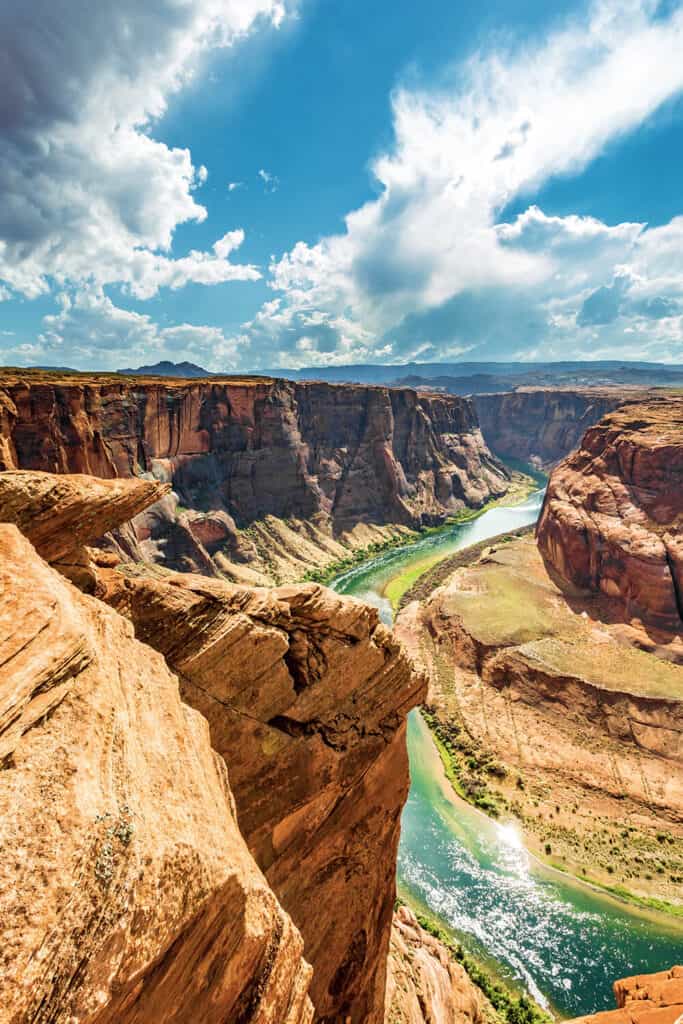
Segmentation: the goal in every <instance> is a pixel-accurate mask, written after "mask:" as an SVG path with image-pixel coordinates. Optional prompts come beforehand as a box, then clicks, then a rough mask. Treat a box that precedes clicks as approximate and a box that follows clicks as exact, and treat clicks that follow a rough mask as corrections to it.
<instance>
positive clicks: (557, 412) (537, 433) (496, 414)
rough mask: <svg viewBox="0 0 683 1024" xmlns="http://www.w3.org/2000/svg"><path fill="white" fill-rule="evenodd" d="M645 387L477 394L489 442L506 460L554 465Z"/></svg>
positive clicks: (477, 406)
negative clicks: (592, 427)
mask: <svg viewBox="0 0 683 1024" xmlns="http://www.w3.org/2000/svg"><path fill="white" fill-rule="evenodd" d="M639 394H640V395H642V394H643V391H642V390H641V389H629V388H616V387H601V388H600V387H595V388H544V387H524V388H518V389H517V390H516V391H504V392H499V393H497V394H489V395H474V396H473V397H472V401H473V403H474V407H475V409H476V411H477V416H478V418H479V424H480V426H481V430H482V434H483V435H484V439H485V441H486V443H487V444H488V445H489V446H490V447H491V449H492V450H493V451H495V452H496V453H497V454H498V455H500V456H502V457H503V458H512V459H525V460H527V461H530V462H536V463H538V464H540V465H542V466H552V465H553V464H554V463H555V462H557V460H558V459H562V458H564V456H565V455H568V454H569V452H571V451H573V450H574V448H577V447H578V446H579V444H580V443H581V438H582V437H583V434H584V432H585V431H586V429H587V428H588V427H591V426H593V424H594V423H597V422H598V421H599V420H601V419H602V417H603V416H604V415H605V414H606V413H608V412H611V411H612V410H613V409H618V408H619V406H621V405H623V404H624V402H626V401H629V400H630V401H632V400H634V398H636V397H638V395H639Z"/></svg>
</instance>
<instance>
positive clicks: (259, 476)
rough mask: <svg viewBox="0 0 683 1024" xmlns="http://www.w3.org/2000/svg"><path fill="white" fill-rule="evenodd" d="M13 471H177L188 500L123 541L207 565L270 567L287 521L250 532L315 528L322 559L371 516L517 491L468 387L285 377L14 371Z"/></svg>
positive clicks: (4, 414) (7, 418)
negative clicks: (456, 392) (465, 394)
mask: <svg viewBox="0 0 683 1024" xmlns="http://www.w3.org/2000/svg"><path fill="white" fill-rule="evenodd" d="M12 468H15V469H17V468H18V469H37V470H47V471H49V472H55V473H89V474H92V475H94V476H100V477H125V476H133V475H140V474H142V473H149V474H152V475H153V476H154V477H156V478H157V479H159V480H162V481H167V482H170V483H171V484H172V486H173V491H174V493H175V495H177V500H176V501H175V502H174V503H171V504H169V503H168V502H167V503H166V505H164V504H163V503H162V505H160V506H159V507H157V509H156V510H155V511H154V512H153V513H152V514H150V515H148V516H147V517H146V518H143V519H142V520H141V521H140V522H139V523H138V524H137V525H138V530H137V533H135V530H134V531H133V535H132V536H131V533H130V531H129V532H128V535H127V536H126V537H124V538H123V539H119V545H120V550H123V549H124V548H125V547H126V545H128V547H129V548H130V549H131V550H130V551H129V554H130V555H131V557H133V558H137V560H140V552H141V551H142V554H143V555H144V556H145V558H146V560H156V561H160V562H162V563H163V564H166V565H168V566H169V567H171V568H177V569H192V570H195V571H201V572H205V573H206V572H210V571H211V570H212V567H215V566H216V564H217V563H218V565H219V568H220V569H221V570H223V569H226V568H228V566H226V565H225V564H222V563H221V557H222V559H223V562H227V563H230V564H232V565H233V566H235V565H237V566H239V565H240V564H249V563H254V564H256V565H257V566H259V567H260V568H261V569H263V562H264V556H263V552H261V553H259V550H258V549H259V542H260V541H261V542H262V545H261V546H264V545H265V547H266V548H268V547H270V549H271V551H272V550H273V549H277V548H278V546H280V547H281V546H282V545H283V544H285V545H286V544H287V538H286V535H285V534H283V533H282V532H280V534H279V536H277V537H272V536H269V535H268V534H267V533H266V534H265V535H263V536H261V537H259V536H258V535H255V536H251V535H249V533H248V531H247V532H246V533H242V532H241V531H242V530H245V528H247V527H249V526H250V525H251V524H256V523H262V522H263V521H268V520H269V519H274V520H276V521H277V522H279V523H291V522H292V521H294V522H295V523H302V524H303V523H305V524H309V527H308V533H307V536H308V539H309V541H310V542H311V543H312V544H313V545H314V546H315V545H316V544H317V547H318V549H320V548H322V549H323V556H324V555H325V553H326V552H325V550H324V549H325V546H326V545H325V542H324V540H323V539H322V538H321V537H320V536H313V535H312V533H311V531H312V530H315V528H317V529H318V532H319V533H321V532H322V534H323V535H324V536H326V537H327V538H328V539H329V541H334V540H335V539H338V538H340V537H344V536H345V535H346V534H348V533H350V532H351V531H353V530H354V529H355V528H356V527H358V526H359V524H361V525H362V524H365V525H367V526H368V527H369V528H372V527H377V526H385V525H386V524H396V525H400V526H402V527H404V528H406V527H418V526H421V525H430V524H434V523H437V522H441V521H442V520H443V519H444V518H445V517H446V516H447V515H449V514H453V513H456V512H458V511H460V510H461V509H463V508H465V507H477V506H480V505H482V504H483V503H485V502H486V501H487V500H488V499H489V498H491V497H495V496H498V495H502V494H504V493H505V491H506V489H507V487H508V479H509V477H508V473H507V471H506V470H505V469H504V468H503V466H502V465H501V464H500V462H499V461H498V460H497V459H496V458H495V457H494V456H492V455H491V453H490V452H489V450H488V448H487V447H486V445H485V444H484V441H483V440H482V436H481V432H480V430H479V426H478V423H477V418H476V414H475V412H474V409H473V406H472V404H471V402H469V401H468V400H467V399H463V398H458V397H450V396H435V395H422V394H419V393H417V392H415V391H413V390H411V389H408V388H401V389H388V388H382V387H368V386H354V385H331V384H323V383H309V384H298V383H292V382H289V381H284V380H275V379H257V378H254V379H251V380H249V379H241V380H233V381H229V380H218V379H212V380H210V381H202V382H197V381H192V382H189V381H176V380H173V381H171V380H168V381H160V380H159V379H156V380H154V379H147V380H146V379H144V378H136V379H132V380H131V379H126V378H116V377H108V378H107V377H85V376H83V375H74V376H72V377H69V376H68V375H67V376H61V375H47V376H46V375H44V374H43V375H42V376H41V374H33V375H32V374H31V373H28V372H27V373H20V372H18V371H17V372H16V373H15V375H14V376H12V375H11V374H10V373H9V372H8V371H6V372H5V375H4V376H3V378H2V379H0V469H12ZM304 532H306V531H304ZM271 533H272V530H271ZM377 539H379V538H378V535H375V536H370V537H369V541H372V540H377ZM150 540H151V541H152V542H153V543H152V544H148V545H147V548H146V549H140V548H139V544H140V542H143V543H144V542H145V541H150ZM136 543H137V544H138V549H137V551H136V549H135V545H136ZM289 545H290V547H294V548H295V547H296V539H295V538H294V539H292V538H289ZM332 554H333V555H336V556H337V557H339V551H338V550H334V551H333V552H332ZM216 556H220V557H219V558H218V559H217V558H216ZM312 558H313V564H320V563H319V560H318V559H316V557H315V555H312ZM265 561H267V555H266V556H265Z"/></svg>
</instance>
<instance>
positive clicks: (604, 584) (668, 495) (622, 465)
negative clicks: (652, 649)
mask: <svg viewBox="0 0 683 1024" xmlns="http://www.w3.org/2000/svg"><path fill="white" fill-rule="evenodd" d="M682 522H683V400H681V399H680V398H668V399H661V400H659V401H654V400H652V401H649V402H647V403H643V404H639V405H629V406H627V407H625V408H624V409H621V410H619V411H617V412H614V413H612V414H611V415H609V416H607V417H605V419H603V420H602V421H601V423H599V424H598V425H597V426H595V427H592V428H591V429H590V430H588V431H587V432H586V434H585V436H584V439H583V441H582V444H581V447H580V449H579V450H578V451H577V452H576V453H575V454H574V455H571V456H570V457H569V458H568V459H566V460H565V461H564V462H563V463H561V464H560V465H559V466H558V467H557V469H556V470H555V471H554V472H553V474H552V476H551V478H550V482H549V485H548V491H547V494H546V499H545V504H544V506H543V511H542V514H541V517H540V520H539V523H538V531H537V536H538V544H539V547H540V549H541V552H542V554H543V556H544V558H545V559H546V562H547V564H548V565H549V566H550V567H551V568H552V570H553V571H554V572H555V573H556V574H557V576H558V577H559V579H560V580H561V581H563V582H564V583H565V584H568V585H571V586H573V587H576V588H578V589H579V590H581V591H585V592H591V593H600V594H603V595H605V596H606V597H607V598H609V599H611V606H612V609H613V610H614V613H615V614H616V615H618V617H620V618H623V619H625V620H626V621H629V620H632V619H640V620H642V621H643V622H644V623H645V624H646V625H648V626H651V627H654V628H655V629H661V630H665V631H669V632H673V633H680V632H681V630H682V629H683V619H682V616H683V538H682V536H681V524H682Z"/></svg>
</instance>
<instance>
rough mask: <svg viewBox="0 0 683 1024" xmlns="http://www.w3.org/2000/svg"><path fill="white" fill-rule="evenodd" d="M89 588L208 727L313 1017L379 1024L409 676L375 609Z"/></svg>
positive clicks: (263, 594)
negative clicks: (288, 929)
mask: <svg viewBox="0 0 683 1024" xmlns="http://www.w3.org/2000/svg"><path fill="white" fill-rule="evenodd" d="M100 583H101V588H102V589H101V591H100V593H101V594H102V596H103V598H104V600H106V601H107V602H108V603H110V604H112V605H113V606H114V607H115V608H116V609H117V610H118V611H119V612H120V613H121V614H123V615H125V616H127V617H128V618H130V620H131V621H132V622H133V624H134V626H135V631H136V635H137V636H138V637H139V638H140V639H141V640H144V641H145V642H147V643H150V644H151V645H153V646H154V647H155V648H156V649H157V650H159V651H160V652H161V653H162V654H163V655H164V656H165V658H166V660H167V662H168V663H169V665H171V666H172V668H173V669H174V670H176V671H177V672H178V674H179V677H180V682H181V692H182V695H183V698H184V700H186V701H187V702H188V703H189V704H190V705H191V706H193V707H194V708H196V709H197V710H198V711H200V712H201V713H202V714H203V715H204V716H205V718H206V719H207V721H208V722H209V726H210V730H211V739H212V743H213V745H214V747H215V748H216V750H217V751H218V752H219V753H220V754H222V755H223V756H224V757H225V758H226V761H227V762H228V766H229V770H230V781H231V786H232V791H233V793H234V795H235V803H236V807H237V816H238V820H239V824H240V828H241V830H242V834H243V835H244V837H245V839H246V841H247V844H248V845H249V848H250V849H251V851H252V852H253V854H254V856H255V858H256V860H257V862H258V864H259V866H260V867H261V869H262V870H263V872H264V874H265V875H266V878H267V879H268V881H269V882H270V884H271V886H272V888H273V890H274V892H275V893H276V895H277V896H278V898H279V900H280V901H281V902H282V904H283V906H284V907H285V909H287V910H288V911H289V913H290V914H291V916H292V918H293V920H294V921H295V923H296V924H297V927H298V928H299V929H300V931H301V933H302V935H303V938H304V943H305V955H306V957H307V959H308V960H309V962H310V963H311V965H312V967H313V980H312V984H311V996H312V999H313V1002H314V1004H315V1007H316V1011H317V1014H318V1017H317V1019H318V1020H320V1021H326V1022H329V1024H332V1022H336V1021H341V1020H343V1021H347V1020H348V1021H349V1022H350V1024H366V1022H367V1024H377V1022H380V1021H381V1020H382V1019H383V1010H384V992H385V979H386V961H387V954H388V949H389V938H390V931H391V916H392V910H393V903H394V897H395V876H396V853H397V846H398V838H399V828H400V815H401V810H402V808H403V804H404V802H405V799H406V797H407V793H408V785H409V776H408V760H407V750H406V739H405V725H406V715H407V713H408V711H409V710H410V709H411V708H412V707H413V706H414V705H415V704H416V703H418V702H419V701H420V700H421V699H422V697H423V695H424V684H423V679H422V677H421V676H419V675H417V674H416V673H415V672H414V671H413V669H412V666H411V664H410V662H409V661H408V659H407V657H406V656H405V654H404V653H403V651H402V650H401V648H400V647H399V645H398V644H397V643H396V641H395V640H394V639H393V637H392V635H391V632H390V631H389V630H388V629H387V628H386V627H385V626H383V625H382V624H381V623H380V622H379V621H378V616H377V612H376V610H375V609H374V608H369V607H368V606H366V605H364V604H362V603H360V602H358V601H355V600H353V599H350V598H343V597H339V596H337V595H335V594H333V593H332V592H331V591H329V590H326V589H325V588H323V587H320V586H317V585H315V584H301V585H297V586H289V587H278V588H275V589H272V590H266V589H258V588H244V587H237V586H232V585H230V584H227V583H225V582H223V581H219V580H208V579H201V578H199V577H197V576H190V575H183V574H172V573H166V572H165V573H163V574H162V573H157V574H156V575H155V576H150V575H149V573H148V572H145V571H144V570H138V571H135V570H133V569H131V570H129V571H127V572H126V574H125V575H124V574H123V573H120V572H116V571H101V573H100Z"/></svg>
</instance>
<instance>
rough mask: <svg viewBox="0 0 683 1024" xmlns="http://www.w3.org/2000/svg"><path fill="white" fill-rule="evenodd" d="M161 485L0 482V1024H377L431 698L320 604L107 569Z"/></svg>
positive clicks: (34, 477)
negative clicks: (420, 726)
mask: <svg viewBox="0 0 683 1024" xmlns="http://www.w3.org/2000/svg"><path fill="white" fill-rule="evenodd" d="M160 489H161V490H163V489H164V485H160V484H157V483H150V482H148V481H143V480H138V479H126V480H121V479H109V480H98V479H93V478H91V477H88V476H84V475H69V474H65V475H60V476H55V475H52V474H44V473H36V472H30V471H12V470H10V471H6V472H5V473H3V474H0V522H2V521H3V520H4V521H5V522H4V524H3V525H2V526H0V656H1V657H2V664H3V674H2V677H1V681H0V712H1V714H0V740H1V742H2V746H0V756H1V757H2V758H3V764H4V768H5V770H4V771H3V773H2V778H0V801H1V802H2V809H3V811H5V812H6V813H5V814H4V816H3V818H2V829H3V835H2V841H3V844H4V847H5V851H4V852H5V855H4V857H3V868H2V872H3V881H4V882H5V883H6V884H5V885H3V887H2V891H3V893H5V894H6V896H5V897H3V898H4V899H5V905H4V906H3V907H2V908H1V909H2V911H3V912H2V913H1V914H0V934H1V935H2V943H0V945H1V946H2V953H1V954H0V955H2V956H3V957H4V964H5V965H6V966H7V971H6V972H4V974H3V982H2V984H3V985H4V991H3V999H2V1000H1V1001H0V1003H1V1005H2V1007H3V1009H2V1010H0V1021H2V1024H5V1022H7V1024H19V1022H22V1024H23V1022H24V1021H26V1020H34V1021H36V1022H43V1021H44V1022H47V1021H48V1020H49V1021H55V1022H60V1024H61V1022H62V1021H63V1022H64V1024H66V1022H67V1021H70V1020H72V1019H73V1018H74V1016H76V1017H78V1019H80V1020H82V1021H84V1022H85V1021H87V1022H88V1024H95V1022H97V1024H100V1022H109V1021H114V1020H116V1021H121V1022H124V1024H125V1022H128V1021H131V1022H133V1021H135V1022H136V1024H146V1022H147V1021H149V1020H151V1019H154V1020H159V1021H169V1022H174V1024H182V1022H185V1021H188V1020H193V1019H201V1020H202V1021H206V1022H207V1024H212V1022H213V1021H216V1022H218V1021H219V1020H220V1021H223V1020H230V1021H234V1022H235V1024H237V1022H239V1024H250V1022H253V1024H298V1022H302V1024H303V1022H306V1024H307V1022H308V1021H309V1020H311V1019H313V1014H315V1017H314V1019H315V1020H316V1021H318V1022H320V1024H323V1022H325V1024H333V1022H334V1024H336V1022H341V1021H343V1022H345V1024H362V1022H363V1024H382V1022H383V1021H384V1007H385V992H386V986H387V958H388V953H389V943H390V936H391V927H392V911H393V906H394V898H395V874H396V850H397V844H398V836H399V824H400V814H401V810H402V806H403V803H404V801H405V798H406V795H407V790H408V784H409V778H408V764H407V751H406V743H405V719H406V715H407V713H408V711H409V710H410V709H411V708H412V707H413V706H414V705H415V704H416V703H417V702H418V701H419V700H420V699H421V698H422V696H423V691H424V681H423V679H422V677H421V676H419V675H418V674H416V673H415V672H414V671H413V669H412V666H411V664H410V662H409V661H408V659H407V657H406V656H405V654H404V653H403V651H402V650H401V648H400V647H399V645H398V644H397V643H396V641H394V640H393V638H392V635H391V633H390V631H389V630H388V629H386V628H385V627H384V626H383V625H382V624H381V623H380V622H379V621H378V616H377V612H376V611H375V609H372V608H369V607H367V606H365V605H363V604H362V603H360V602H357V601H355V600H352V599H349V598H342V597H338V596H337V595H334V594H332V593H331V592H330V591H327V590H325V589H324V588H322V587H320V586H318V585H316V584H301V585H298V586H290V587H281V588H277V589H274V590H266V589H258V588H245V587H239V586H234V585H231V584H228V583H225V582H224V581H220V580H215V579H208V578H204V577H201V576H198V575H187V574H181V573H172V572H169V571H168V570H162V569H160V568H156V569H155V568H154V567H139V566H138V567H136V566H130V567H126V571H125V572H119V571H116V570H114V569H113V568H111V564H112V562H115V559H114V558H112V556H111V555H109V554H107V553H106V552H102V551H101V550H95V549H92V548H89V547H88V542H89V541H90V540H92V539H93V538H94V537H96V536H97V535H98V533H99V532H100V531H101V529H102V526H103V524H105V523H107V524H110V525H111V524H113V523H114V522H115V521H116V519H117V517H118V516H119V515H125V514H126V513H127V512H128V511H130V510H131V509H135V508H139V507H141V505H142V504H144V502H145V501H147V500H151V501H153V500H154V499H155V498H157V497H158V495H159V491H160ZM50 523H51V524H52V531H53V534H54V535H52V534H51V530H50ZM17 526H20V527H21V528H22V530H24V531H25V533H26V536H24V535H23V534H21V533H19V530H18V529H17ZM29 538H30V540H33V541H34V542H35V544H36V545H38V546H39V548H40V551H41V553H42V554H43V556H44V558H45V559H47V560H50V561H52V562H53V566H54V568H53V567H50V566H48V565H47V564H46V562H45V561H43V560H41V558H40V556H39V554H38V553H37V551H36V549H35V548H34V547H32V545H31V543H30V540H29ZM73 545H75V546H76V547H77V549H78V551H79V552H80V553H81V554H82V559H83V570H84V573H85V578H86V580H87V583H88V587H89V588H90V587H91V581H92V580H94V584H93V591H94V596H89V595H85V594H83V593H81V592H80V591H79V590H77V589H76V588H75V587H74V586H72V585H71V583H70V582H68V581H67V579H65V578H64V575H63V574H62V573H64V574H65V575H66V576H69V578H70V579H72V578H74V577H73V575H72V573H71V568H72V561H71V558H70V557H66V560H65V555H66V556H69V555H70V552H71V551H72V546H73ZM57 569H59V570H60V574H59V575H58V573H57V571H56V570H57ZM75 582H76V583H79V584H80V583H81V582H82V579H81V577H80V576H76V577H75ZM131 623H132V625H131ZM133 629H134V630H135V633H136V638H134V637H133ZM152 648H156V650H153V649H152ZM226 765H227V773H226ZM228 780H229V781H228ZM17 850H21V851H23V852H22V854H21V856H20V857H19V858H18V855H17V852H16V851H17ZM17 858H18V859H17ZM28 906H30V907H31V922H30V927H29V926H27V923H26V907H28ZM308 992H310V1000H309V996H308V995H307V993H308ZM313 1007H314V1008H315V1009H313ZM3 1013H4V1014H5V1016H3Z"/></svg>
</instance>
